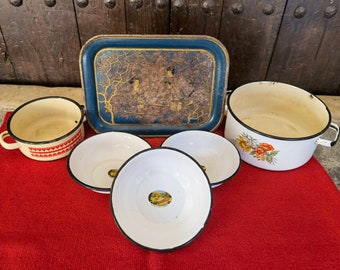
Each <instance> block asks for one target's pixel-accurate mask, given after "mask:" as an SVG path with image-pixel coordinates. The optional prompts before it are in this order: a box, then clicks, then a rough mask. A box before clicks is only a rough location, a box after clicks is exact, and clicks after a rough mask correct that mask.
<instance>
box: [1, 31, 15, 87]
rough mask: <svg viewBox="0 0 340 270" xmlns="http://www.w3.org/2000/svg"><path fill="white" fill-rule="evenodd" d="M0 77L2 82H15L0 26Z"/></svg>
mask: <svg viewBox="0 0 340 270" xmlns="http://www.w3.org/2000/svg"><path fill="white" fill-rule="evenodd" d="M0 79H1V81H2V82H3V83H12V82H14V83H15V82H16V79H17V78H16V75H15V71H14V67H13V64H12V60H11V58H10V56H9V53H8V47H7V44H6V42H5V39H4V37H3V35H2V31H1V28H0Z"/></svg>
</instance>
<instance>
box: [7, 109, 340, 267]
mask: <svg viewBox="0 0 340 270" xmlns="http://www.w3.org/2000/svg"><path fill="white" fill-rule="evenodd" d="M8 116H9V114H7V115H6V119H5V122H6V121H7V120H8ZM5 122H4V124H3V125H2V127H1V131H3V130H4V129H5V128H6V125H5ZM218 133H220V134H222V131H221V130H219V131H218ZM87 134H88V135H91V134H93V131H91V130H90V129H89V127H87ZM149 141H150V142H151V143H152V144H153V146H156V145H159V144H160V143H161V141H162V139H158V138H152V139H149ZM66 161H67V159H66V158H64V159H61V160H57V161H51V162H40V161H34V160H30V159H28V158H26V157H24V156H23V155H22V154H21V152H20V151H19V150H11V151H9V150H5V149H3V148H2V147H0V165H1V166H0V181H1V182H0V183H1V186H0V268H1V269H51V268H53V269H153V270H154V269H162V270H164V269H171V270H173V269H222V268H223V269H292V268H294V269H339V268H340V193H339V191H338V190H337V189H336V187H335V185H334V184H333V182H332V180H331V179H330V177H329V176H328V175H327V173H326V172H325V171H324V169H323V168H322V167H321V165H320V164H319V163H318V162H317V161H316V160H315V159H314V158H312V159H311V160H310V161H309V162H308V163H307V164H306V165H305V166H303V167H301V168H299V169H296V170H292V171H287V172H271V171H265V170H261V169H258V168H255V167H252V166H250V165H248V164H246V163H242V165H241V168H240V170H239V172H238V173H237V175H236V176H235V177H234V178H233V179H231V180H230V181H228V182H226V183H225V184H223V185H222V186H219V187H217V188H215V189H213V209H212V213H211V216H210V219H209V222H208V224H207V226H206V228H205V229H204V230H203V232H202V233H201V234H200V235H199V236H198V237H197V238H196V239H195V240H194V241H193V242H191V243H190V244H189V245H187V246H185V247H182V248H180V249H178V250H175V251H171V252H166V253H159V252H153V251H148V250H144V249H142V248H140V247H138V246H136V245H135V244H133V243H131V242H130V241H129V240H127V239H126V238H125V237H124V236H123V235H122V234H121V233H120V231H119V230H118V228H117V226H116V225H115V223H114V220H113V218H112V214H111V210H110V200H109V196H108V195H103V194H99V193H95V192H92V191H90V190H87V189H85V188H84V187H82V186H80V185H78V184H77V183H75V182H74V181H73V180H72V179H71V177H70V176H69V175H68V172H67V169H66ZM164 233H166V232H164Z"/></svg>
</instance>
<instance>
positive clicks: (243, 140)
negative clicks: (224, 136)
mask: <svg viewBox="0 0 340 270" xmlns="http://www.w3.org/2000/svg"><path fill="white" fill-rule="evenodd" d="M236 141H237V145H238V146H239V147H241V149H242V150H243V151H244V152H247V153H249V155H252V156H253V157H254V158H256V159H257V160H261V161H267V162H268V163H270V164H273V165H274V164H275V163H276V158H275V156H276V155H277V153H279V152H280V151H278V150H275V148H274V147H273V146H272V145H271V144H269V143H265V142H260V143H259V142H258V140H257V139H254V138H253V137H252V136H250V135H248V134H246V133H242V134H241V135H239V136H238V138H237V140H236Z"/></svg>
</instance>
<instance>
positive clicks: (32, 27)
mask: <svg viewBox="0 0 340 270" xmlns="http://www.w3.org/2000/svg"><path fill="white" fill-rule="evenodd" d="M339 8H340V7H339V0H321V1H303V0H286V1H279V0H260V1H252V0H197V1H194V0H73V1H72V0H68V1H65V0H1V1H0V83H13V84H38V85H47V86H80V74H79V64H78V58H79V52H80V49H81V46H83V45H84V43H85V42H86V41H87V40H88V39H89V38H91V37H92V36H95V35H99V34H175V35H180V34H190V35H197V34H200V35H201V34H204V35H210V36H213V37H216V38H218V39H219V40H220V41H221V42H222V43H223V44H224V45H225V47H226V48H227V50H228V52H229V55H230V60H231V66H230V74H229V85H228V88H229V89H234V88H236V87H238V86H240V85H242V84H244V83H247V82H251V81H258V80H275V81H281V82H286V83H290V84H293V85H296V86H299V87H302V88H304V89H306V90H308V91H310V92H312V93H315V94H331V95H340V49H339V44H340V13H339V12H340V11H339V10H338V9H339Z"/></svg>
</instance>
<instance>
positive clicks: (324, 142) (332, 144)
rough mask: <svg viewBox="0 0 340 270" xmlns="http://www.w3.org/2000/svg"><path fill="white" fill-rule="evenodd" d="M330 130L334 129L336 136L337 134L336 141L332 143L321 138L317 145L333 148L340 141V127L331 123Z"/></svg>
mask: <svg viewBox="0 0 340 270" xmlns="http://www.w3.org/2000/svg"><path fill="white" fill-rule="evenodd" d="M329 127H330V128H332V129H334V130H335V132H336V134H335V138H334V141H330V140H325V139H321V138H319V139H318V140H317V141H316V143H317V144H320V145H323V146H328V147H332V146H334V145H335V144H336V142H337V141H338V139H339V126H338V125H337V124H335V123H331V124H330V125H329Z"/></svg>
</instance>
